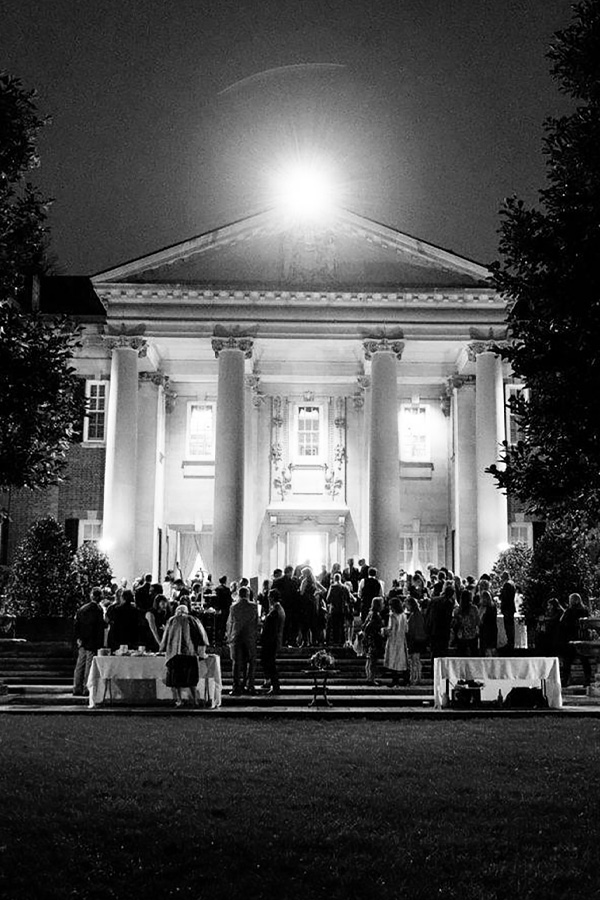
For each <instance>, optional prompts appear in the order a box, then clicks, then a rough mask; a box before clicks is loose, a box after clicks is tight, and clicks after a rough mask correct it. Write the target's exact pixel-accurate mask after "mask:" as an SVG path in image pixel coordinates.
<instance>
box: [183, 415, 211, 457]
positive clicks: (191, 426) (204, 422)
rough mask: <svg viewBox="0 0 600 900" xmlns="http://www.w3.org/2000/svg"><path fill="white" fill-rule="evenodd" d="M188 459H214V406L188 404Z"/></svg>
mask: <svg viewBox="0 0 600 900" xmlns="http://www.w3.org/2000/svg"><path fill="white" fill-rule="evenodd" d="M186 456H187V458H188V459H206V460H212V459H214V458H215V404H214V403H189V404H188V428H187V453H186Z"/></svg>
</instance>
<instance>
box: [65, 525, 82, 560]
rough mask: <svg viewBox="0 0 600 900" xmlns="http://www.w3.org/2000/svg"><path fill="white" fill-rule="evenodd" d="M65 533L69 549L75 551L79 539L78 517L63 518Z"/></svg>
mask: <svg viewBox="0 0 600 900" xmlns="http://www.w3.org/2000/svg"><path fill="white" fill-rule="evenodd" d="M65 534H66V536H67V540H68V542H69V544H70V545H71V550H72V551H73V553H75V552H76V550H77V543H78V541H79V519H65Z"/></svg>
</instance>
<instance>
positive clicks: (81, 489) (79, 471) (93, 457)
mask: <svg viewBox="0 0 600 900" xmlns="http://www.w3.org/2000/svg"><path fill="white" fill-rule="evenodd" d="M105 455H106V454H105V449H104V447H86V446H85V445H83V444H76V445H75V446H74V447H72V448H71V450H70V451H69V463H68V467H67V472H66V478H65V481H64V482H63V483H62V484H61V485H60V492H59V499H58V521H59V522H60V523H61V525H62V524H64V521H65V519H86V518H87V511H88V510H94V509H95V510H97V512H98V516H99V518H102V507H103V504H104V460H105Z"/></svg>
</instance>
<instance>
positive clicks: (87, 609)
mask: <svg viewBox="0 0 600 900" xmlns="http://www.w3.org/2000/svg"><path fill="white" fill-rule="evenodd" d="M102 597H103V594H102V588H99V587H93V588H92V590H91V591H90V600H89V603H84V605H83V606H80V607H79V609H78V610H77V612H76V613H75V640H76V641H77V662H76V663H75V672H74V674H73V695H74V696H75V697H82V696H83V695H84V694H85V693H86V692H87V688H86V685H87V680H88V675H89V674H90V666H91V665H92V660H93V658H94V656H95V655H96V654H97V652H98V650H99V649H100V647H103V646H104V613H103V611H102V607H101V606H100V603H101V601H102Z"/></svg>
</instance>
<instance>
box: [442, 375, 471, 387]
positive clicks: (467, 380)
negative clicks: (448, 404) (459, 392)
mask: <svg viewBox="0 0 600 900" xmlns="http://www.w3.org/2000/svg"><path fill="white" fill-rule="evenodd" d="M446 383H447V385H448V390H449V391H451V390H452V389H453V388H461V387H464V386H465V384H475V376H474V375H459V374H458V373H457V372H455V373H454V375H451V376H450V378H449V379H448V381H447V382H446Z"/></svg>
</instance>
